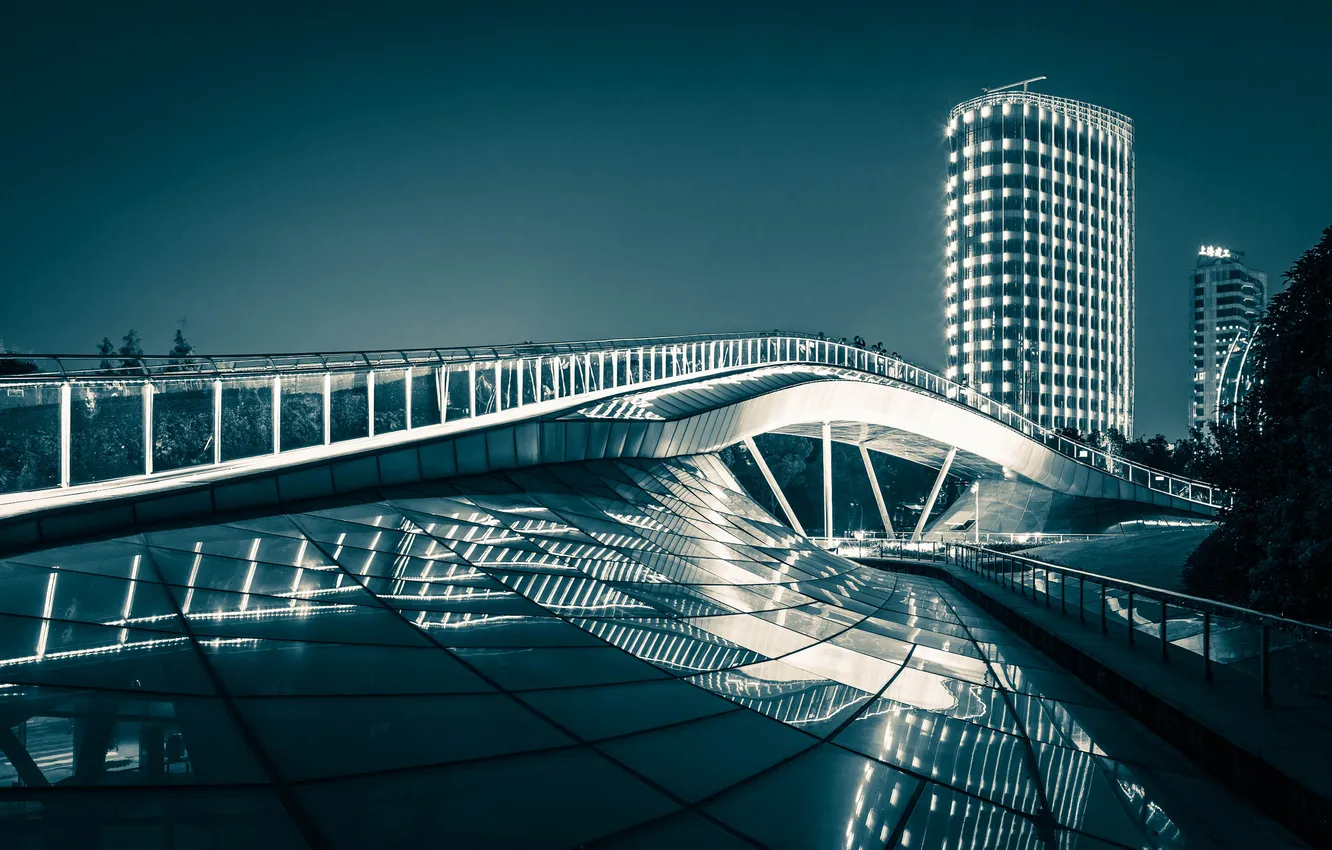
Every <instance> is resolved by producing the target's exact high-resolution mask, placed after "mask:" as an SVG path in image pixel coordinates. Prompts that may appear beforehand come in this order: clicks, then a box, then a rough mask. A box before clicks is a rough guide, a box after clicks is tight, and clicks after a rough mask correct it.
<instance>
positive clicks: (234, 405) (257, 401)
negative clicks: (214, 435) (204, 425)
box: [222, 378, 273, 461]
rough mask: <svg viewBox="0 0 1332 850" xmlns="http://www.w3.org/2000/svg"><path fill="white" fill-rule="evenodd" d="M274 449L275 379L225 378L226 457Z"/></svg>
mask: <svg viewBox="0 0 1332 850" xmlns="http://www.w3.org/2000/svg"><path fill="white" fill-rule="evenodd" d="M272 451H273V383H272V381H270V380H266V379H264V378H253V379H245V378H239V379H237V378H232V379H229V380H224V381H223V382H222V460H224V461H226V460H235V459H237V458H242V457H254V456H255V455H263V454H269V453H271V452H272Z"/></svg>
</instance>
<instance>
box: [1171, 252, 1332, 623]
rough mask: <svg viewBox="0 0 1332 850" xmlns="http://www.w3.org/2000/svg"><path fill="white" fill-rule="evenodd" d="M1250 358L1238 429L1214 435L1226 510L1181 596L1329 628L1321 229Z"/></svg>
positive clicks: (1331, 442) (1326, 323)
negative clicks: (1227, 497)
mask: <svg viewBox="0 0 1332 850" xmlns="http://www.w3.org/2000/svg"><path fill="white" fill-rule="evenodd" d="M1286 279H1287V282H1288V284H1287V287H1286V289H1285V290H1284V291H1282V292H1280V293H1278V294H1277V295H1276V296H1275V297H1273V299H1272V302H1271V306H1270V307H1269V308H1268V312H1267V317H1266V320H1265V323H1264V329H1263V333H1262V334H1260V335H1259V336H1258V337H1257V341H1256V342H1255V344H1254V347H1253V349H1252V353H1251V355H1250V356H1251V357H1253V358H1254V359H1255V362H1256V367H1257V368H1256V372H1255V377H1256V381H1255V385H1254V388H1253V389H1252V390H1251V391H1250V393H1249V395H1248V396H1247V397H1246V398H1245V400H1244V401H1243V402H1242V403H1241V405H1240V410H1239V425H1238V427H1237V428H1236V430H1235V431H1234V432H1233V433H1232V432H1226V431H1221V432H1218V435H1217V437H1218V439H1217V446H1218V448H1217V457H1218V462H1217V463H1216V464H1215V467H1214V471H1213V474H1214V478H1215V480H1216V483H1217V484H1219V485H1221V486H1222V487H1224V488H1225V489H1226V490H1228V491H1229V492H1230V493H1231V494H1232V495H1233V497H1234V502H1233V504H1232V505H1231V506H1230V508H1229V509H1228V510H1227V511H1226V512H1225V514H1224V516H1223V517H1222V519H1221V523H1220V525H1219V527H1218V528H1217V530H1216V532H1215V533H1213V534H1212V536H1211V537H1209V538H1208V539H1207V541H1206V542H1205V543H1204V544H1203V545H1202V546H1199V547H1198V550H1197V551H1196V552H1194V554H1193V556H1192V557H1191V558H1190V559H1189V562H1188V564H1187V565H1186V567H1185V570H1184V576H1183V579H1184V584H1185V587H1186V588H1188V589H1189V590H1190V591H1192V592H1197V593H1205V594H1207V595H1211V596H1217V597H1220V598H1223V599H1225V600H1227V601H1233V602H1236V603H1238V604H1243V605H1246V606H1249V607H1253V608H1258V609H1262V610H1266V611H1271V612H1274V613H1278V614H1281V615H1283V616H1287V617H1292V618H1294V619H1299V620H1306V621H1312V622H1320V623H1327V622H1332V488H1329V483H1328V482H1329V481H1332V227H1329V228H1328V229H1327V230H1325V231H1324V232H1323V236H1322V239H1321V240H1320V241H1319V243H1318V244H1317V245H1316V246H1314V247H1313V248H1311V249H1310V250H1309V251H1308V252H1307V253H1305V255H1304V256H1303V257H1301V258H1300V259H1299V261H1297V262H1296V263H1295V265H1294V266H1293V267H1292V268H1291V270H1290V271H1289V272H1287V273H1286Z"/></svg>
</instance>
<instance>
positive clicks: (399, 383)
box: [375, 369, 407, 434]
mask: <svg viewBox="0 0 1332 850" xmlns="http://www.w3.org/2000/svg"><path fill="white" fill-rule="evenodd" d="M406 428H407V378H406V373H405V372H404V371H403V370H402V369H383V370H376V371H375V433H376V434H387V433H390V432H392V431H402V430H405V429H406Z"/></svg>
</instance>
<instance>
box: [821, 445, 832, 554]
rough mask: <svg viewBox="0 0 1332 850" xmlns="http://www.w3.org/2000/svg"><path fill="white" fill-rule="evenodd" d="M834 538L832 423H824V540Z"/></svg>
mask: <svg viewBox="0 0 1332 850" xmlns="http://www.w3.org/2000/svg"><path fill="white" fill-rule="evenodd" d="M832 536H833V502H832V423H831V422H824V423H823V538H824V539H825V540H831V539H832Z"/></svg>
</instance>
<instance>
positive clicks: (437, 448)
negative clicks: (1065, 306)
mask: <svg viewBox="0 0 1332 850" xmlns="http://www.w3.org/2000/svg"><path fill="white" fill-rule="evenodd" d="M824 422H829V423H831V426H832V436H833V439H836V440H839V441H841V442H846V443H853V444H861V443H866V444H867V446H868V448H870V449H873V450H878V451H884V452H887V453H889V454H893V455H896V456H899V457H905V458H907V459H909V460H914V461H917V462H920V463H924V464H926V465H928V466H933V467H937V466H939V465H940V464H941V463H942V460H943V458H944V457H945V456H946V455H947V454H948V453H949V452H950V451H952V452H953V454H954V456H955V459H954V462H953V469H952V471H953V472H954V473H955V474H957V475H961V476H964V477H969V478H977V477H979V478H982V479H985V480H992V481H1009V480H1011V481H1018V482H1026V483H1029V484H1032V485H1035V486H1037V487H1039V488H1043V489H1045V490H1049V491H1052V492H1055V493H1060V494H1063V495H1065V496H1068V497H1074V498H1079V499H1095V500H1104V501H1111V502H1123V503H1133V504H1135V505H1138V506H1141V507H1140V508H1135V509H1133V510H1126V511H1121V512H1120V513H1122V514H1124V515H1125V516H1130V515H1138V516H1148V515H1157V514H1163V515H1169V514H1176V513H1187V514H1193V515H1197V516H1202V517H1210V516H1212V515H1213V514H1214V513H1215V511H1216V509H1215V508H1214V507H1212V506H1210V505H1205V504H1199V503H1197V502H1192V501H1189V500H1188V499H1187V498H1182V497H1178V496H1173V495H1171V494H1170V493H1169V492H1163V491H1161V490H1158V489H1153V488H1151V487H1149V486H1144V485H1141V484H1136V483H1133V482H1130V481H1128V480H1125V479H1122V478H1117V477H1115V476H1113V475H1111V474H1110V473H1109V472H1107V471H1105V470H1103V469H1099V468H1096V467H1094V466H1091V465H1089V464H1087V463H1084V462H1080V461H1079V460H1077V459H1075V458H1073V457H1070V456H1068V455H1065V454H1060V453H1059V452H1057V451H1055V450H1054V449H1052V448H1050V447H1047V446H1046V445H1045V444H1043V443H1042V442H1040V441H1039V440H1036V439H1033V438H1032V437H1029V436H1027V435H1025V434H1023V433H1022V432H1020V431H1018V430H1015V429H1014V428H1011V427H1008V426H1007V425H1004V424H1002V423H1000V422H999V421H997V420H995V419H993V418H990V417H988V416H986V415H984V414H982V413H979V412H977V411H976V410H974V409H971V408H969V407H966V406H963V405H960V404H957V403H955V402H952V401H949V400H948V399H945V398H942V397H940V396H938V395H932V394H929V393H925V392H922V391H920V390H919V389H916V388H911V387H908V386H905V385H902V384H900V383H899V382H896V381H894V380H891V379H889V378H886V377H876V376H872V375H866V374H864V373H861V372H856V371H854V370H849V369H841V368H834V367H827V366H816V365H801V364H796V365H780V366H763V367H758V368H754V369H748V370H743V371H737V372H735V373H732V374H725V375H719V376H713V377H708V378H705V379H691V380H681V381H678V382H674V383H671V384H669V385H663V386H659V387H654V388H652V389H650V390H639V391H628V392H618V393H605V394H603V396H602V397H600V398H598V399H597V400H595V401H591V402H582V403H577V404H573V405H571V406H568V407H565V408H560V407H559V406H558V405H556V406H554V407H552V406H551V405H549V404H548V405H545V406H544V407H543V406H535V407H534V408H532V409H524V408H521V407H520V408H516V409H514V410H512V411H508V410H506V411H504V412H502V413H497V414H495V415H494V416H491V417H489V420H488V421H481V420H464V421H462V422H449V423H444V424H441V425H437V426H429V427H423V428H418V429H415V430H409V431H401V432H398V433H396V434H390V435H385V436H384V437H382V438H380V437H376V438H374V440H372V441H370V442H371V443H372V444H367V445H361V444H358V443H356V442H355V441H353V442H350V443H347V444H344V445H342V446H318V447H314V448H312V449H300V450H295V451H291V452H286V453H282V454H280V455H276V454H275V455H271V456H268V457H261V458H257V459H253V460H250V461H246V462H244V463H241V464H238V465H235V466H234V467H231V468H227V467H223V468H217V469H210V470H202V471H198V472H195V471H189V470H187V471H182V472H181V473H179V474H175V475H171V474H169V475H167V476H157V477H155V478H153V480H148V481H143V482H129V483H126V484H118V483H114V482H113V483H109V484H107V485H105V486H94V487H92V488H90V489H88V492H87V493H83V492H81V491H79V492H71V493H67V494H66V493H62V492H61V491H52V495H51V497H50V499H49V505H50V506H48V502H47V501H42V500H43V499H46V498H47V497H46V496H45V495H43V496H41V497H40V498H35V499H34V505H35V507H33V508H32V509H26V508H25V506H22V505H20V506H19V509H18V510H17V511H16V512H15V513H13V515H11V516H10V517H8V518H6V519H4V520H0V551H4V550H6V549H9V550H13V549H15V548H23V547H26V546H32V545H39V544H42V543H45V542H52V541H55V540H58V539H61V538H67V537H69V536H77V535H86V534H93V533H105V532H114V530H115V529H118V528H126V527H131V526H138V525H143V524H151V523H156V522H169V521H177V520H192V519H199V518H202V517H207V516H216V515H224V514H226V513H227V512H228V511H232V510H236V509H257V508H263V507H270V506H277V505H284V504H289V503H299V502H301V501H302V500H306V499H311V498H319V497H323V496H329V495H333V494H337V493H346V492H354V491H357V490H361V489H364V488H367V487H375V486H384V485H398V484H408V483H414V482H421V481H429V480H433V479H440V478H447V477H451V476H454V475H458V474H478V473H485V472H491V471H501V470H509V469H521V468H528V467H533V466H538V465H542V464H550V463H564V462H569V461H581V460H593V459H616V458H668V457H681V456H690V455H698V454H704V453H708V452H714V451H718V450H720V449H721V448H723V447H725V446H729V445H733V444H735V443H737V442H739V441H741V440H744V439H746V438H749V437H753V436H755V435H757V434H762V433H768V432H773V431H778V432H784V433H793V434H802V435H806V436H813V435H815V434H816V433H821V429H822V424H823V423H824ZM1119 521H1121V520H1118V519H1117V520H1115V522H1119ZM1041 522H1048V521H1047V520H1041ZM986 524H987V520H986V518H985V517H984V516H982V525H983V526H984V525H986ZM992 530H1004V529H1002V528H1001V527H998V526H996V527H994V528H993V529H992ZM1043 530H1049V531H1054V530H1071V529H1057V528H1052V527H1047V528H1044V529H1043Z"/></svg>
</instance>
